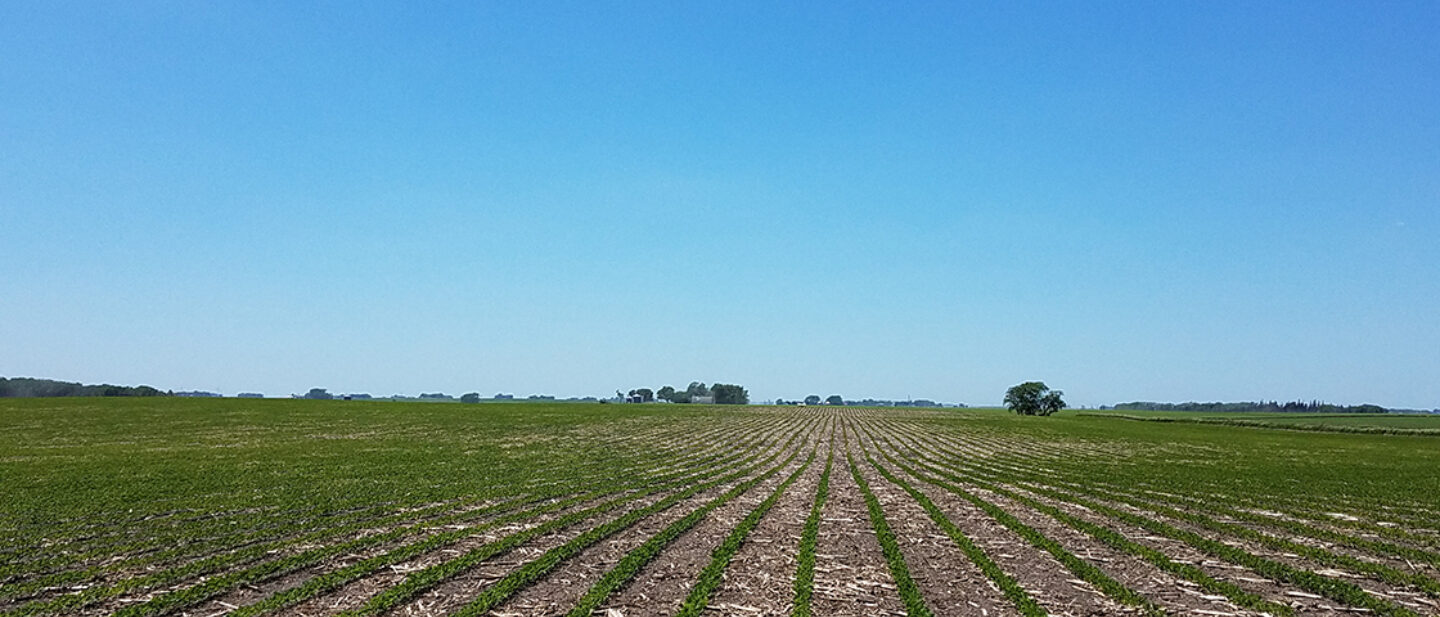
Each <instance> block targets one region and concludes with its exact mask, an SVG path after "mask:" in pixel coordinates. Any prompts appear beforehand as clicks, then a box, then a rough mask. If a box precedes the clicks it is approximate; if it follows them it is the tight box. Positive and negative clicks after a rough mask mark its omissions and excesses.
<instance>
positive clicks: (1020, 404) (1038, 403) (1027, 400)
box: [1005, 381, 1065, 416]
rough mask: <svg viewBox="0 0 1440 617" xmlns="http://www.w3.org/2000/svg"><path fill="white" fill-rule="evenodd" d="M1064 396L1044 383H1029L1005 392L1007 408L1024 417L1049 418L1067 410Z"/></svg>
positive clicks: (1012, 387)
mask: <svg viewBox="0 0 1440 617" xmlns="http://www.w3.org/2000/svg"><path fill="white" fill-rule="evenodd" d="M1064 394H1065V393H1064V392H1061V391H1059V390H1051V389H1050V387H1049V386H1047V385H1045V382H1043V381H1027V382H1025V383H1022V384H1020V385H1016V386H1011V387H1010V389H1009V390H1006V391H1005V406H1006V407H1009V408H1010V411H1013V412H1015V413H1018V414H1020V415H1022V416H1048V415H1051V414H1053V413H1055V412H1057V411H1060V410H1061V409H1064V408H1065V399H1063V398H1061V396H1062V395H1064Z"/></svg>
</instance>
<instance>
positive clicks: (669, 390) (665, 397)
mask: <svg viewBox="0 0 1440 617" xmlns="http://www.w3.org/2000/svg"><path fill="white" fill-rule="evenodd" d="M655 398H658V399H660V400H662V401H670V402H672V403H673V402H675V388H673V387H670V386H665V387H662V388H660V391H659V392H656V393H655Z"/></svg>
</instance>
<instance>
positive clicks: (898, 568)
mask: <svg viewBox="0 0 1440 617" xmlns="http://www.w3.org/2000/svg"><path fill="white" fill-rule="evenodd" d="M845 461H846V462H847V463H849V464H850V476H851V477H852V478H855V483H856V484H858V485H860V493H861V494H862V495H864V496H865V507H866V508H867V509H869V511H870V526H871V527H874V528H875V537H876V538H877V539H879V540H880V550H881V551H882V552H884V553H885V563H886V564H888V565H889V566H890V576H891V577H893V578H894V579H895V586H896V588H897V589H898V590H899V593H900V601H901V602H902V603H904V604H905V614H906V615H909V616H910V617H933V616H934V613H932V612H930V608H929V607H927V606H925V599H924V598H923V597H921V596H920V588H919V587H918V586H917V585H916V584H915V580H914V579H912V578H910V568H909V567H908V566H906V565H905V555H904V554H903V553H902V552H901V551H900V544H899V543H898V542H896V541H895V532H894V531H892V530H891V529H890V523H888V522H886V521H885V512H884V510H882V509H881V508H880V501H879V500H877V499H875V493H872V492H870V485H869V484H867V483H866V482H865V478H864V477H863V476H861V475H860V468H858V467H856V466H855V459H854V458H851V456H850V452H849V451H848V449H847V451H846V452H845Z"/></svg>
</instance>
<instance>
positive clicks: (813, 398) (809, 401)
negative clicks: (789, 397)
mask: <svg viewBox="0 0 1440 617" xmlns="http://www.w3.org/2000/svg"><path fill="white" fill-rule="evenodd" d="M805 404H806V405H819V404H820V395H819V394H811V395H810V396H807V397H805Z"/></svg>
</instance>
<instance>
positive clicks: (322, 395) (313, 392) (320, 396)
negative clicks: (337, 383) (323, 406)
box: [305, 388, 335, 401]
mask: <svg viewBox="0 0 1440 617" xmlns="http://www.w3.org/2000/svg"><path fill="white" fill-rule="evenodd" d="M305 398H308V399H315V400H320V401H328V400H330V399H332V398H335V395H333V394H330V393H329V392H327V391H326V390H325V388H310V391H309V392H306V393H305Z"/></svg>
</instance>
